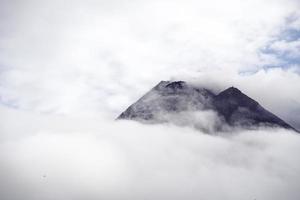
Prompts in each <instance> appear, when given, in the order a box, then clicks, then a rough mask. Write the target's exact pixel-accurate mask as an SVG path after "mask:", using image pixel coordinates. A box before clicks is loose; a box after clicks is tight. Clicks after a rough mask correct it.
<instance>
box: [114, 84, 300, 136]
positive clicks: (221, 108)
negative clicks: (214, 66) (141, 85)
mask: <svg viewBox="0 0 300 200" xmlns="http://www.w3.org/2000/svg"><path fill="white" fill-rule="evenodd" d="M191 113H200V115H197V114H196V115H194V114H192V115H191ZM201 113H206V114H207V113H213V115H214V117H211V115H204V117H203V115H201ZM199 116H201V117H199ZM208 117H211V118H212V120H214V121H216V119H217V121H218V123H210V124H213V125H212V126H213V127H211V128H207V127H206V126H204V124H203V123H205V121H203V118H208ZM117 119H127V120H136V121H140V122H143V123H175V124H179V125H187V126H189V125H192V126H194V127H196V128H199V129H202V130H204V131H206V132H210V131H211V130H212V129H213V130H218V131H222V130H224V129H226V128H227V129H228V128H244V129H256V128H259V127H278V128H285V129H290V130H294V131H297V130H296V129H295V128H293V127H292V126H291V125H289V124H288V123H286V122H285V121H283V120H282V119H280V118H279V117H277V116H276V115H275V114H273V113H271V112H270V111H268V110H266V109H265V108H263V107H262V106H261V105H260V104H259V103H258V102H257V101H255V100H253V99H252V98H250V97H248V96H247V95H245V94H244V93H243V92H241V91H240V90H239V89H238V88H235V87H230V88H228V89H226V90H224V91H222V92H220V93H218V94H215V93H214V92H212V91H211V90H209V89H206V88H202V87H197V86H195V85H192V84H188V83H187V82H184V81H173V82H170V81H161V82H160V83H159V84H158V85H156V86H155V87H154V88H152V89H151V90H150V91H149V92H147V93H146V94H145V95H144V96H142V97H141V98H140V99H139V100H138V101H137V102H135V103H134V104H132V105H131V106H129V107H128V108H127V109H126V110H125V111H124V112H122V113H121V115H120V116H119V117H118V118H117Z"/></svg>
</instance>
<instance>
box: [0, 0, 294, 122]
mask: <svg viewBox="0 0 300 200" xmlns="http://www.w3.org/2000/svg"><path fill="white" fill-rule="evenodd" d="M298 8H299V3H297V1H293V0H289V1H281V0H268V1H263V2H262V1H258V0H255V1H238V0H230V1H226V2H225V1H224V2H220V1H192V0H191V1H184V2H183V1H167V0H166V1H151V2H149V1H131V2H127V3H124V2H121V1H109V2H107V1H72V2H70V1H64V2H61V1H51V2H47V1H43V2H41V1H26V2H23V1H7V2H3V7H2V9H1V10H3V15H4V18H3V19H2V20H1V29H3V30H6V34H4V35H3V36H1V37H0V45H1V63H0V64H1V81H0V94H1V99H2V102H5V103H6V104H13V105H15V106H17V107H20V108H23V109H33V110H37V111H43V112H55V113H63V114H69V113H78V112H83V113H87V112H88V113H90V112H96V113H99V112H98V111H101V112H102V113H105V114H107V115H109V116H110V117H111V118H112V117H114V116H115V115H117V114H118V113H120V111H122V110H123V109H124V108H126V106H128V105H129V104H130V103H132V102H133V101H134V100H135V99H137V98H138V97H139V96H141V95H142V94H143V93H144V92H146V91H147V90H148V89H149V88H151V87H152V86H153V85H155V84H156V83H157V82H158V81H160V80H167V79H170V78H180V77H182V76H183V75H185V76H190V77H197V76H198V73H199V72H208V73H211V72H212V71H217V72H218V71H220V70H221V72H222V73H223V76H224V75H225V74H226V76H228V75H231V74H236V73H238V72H239V71H249V70H250V71H253V70H257V69H259V68H261V67H262V66H264V65H266V64H270V63H271V64H272V65H276V64H278V63H280V61H278V60H276V58H274V57H272V56H267V55H265V54H263V53H261V48H263V47H264V46H266V45H268V44H269V43H270V42H271V41H273V40H274V39H276V37H277V36H278V35H280V33H281V31H282V30H283V29H284V28H285V26H287V24H286V18H287V17H289V16H291V15H293V16H297V15H295V13H298V11H299V9H298ZM216 75H217V73H216ZM218 78H219V77H216V79H218ZM229 78H230V77H229Z"/></svg>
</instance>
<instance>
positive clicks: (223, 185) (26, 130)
mask: <svg viewBox="0 0 300 200" xmlns="http://www.w3.org/2000/svg"><path fill="white" fill-rule="evenodd" d="M3 109H4V110H3ZM1 111H2V112H1V113H5V114H4V115H2V116H1V123H3V122H2V121H3V119H5V118H6V117H8V118H10V117H14V118H15V120H16V121H23V122H24V123H25V124H24V125H23V126H22V124H20V126H19V127H16V123H10V125H7V126H6V127H7V128H6V129H5V130H3V129H1V132H4V134H5V133H6V134H7V137H5V138H4V137H2V138H1V140H0V149H1V151H0V162H1V163H2V164H1V170H0V180H1V181H0V185H1V187H0V188H1V189H0V191H1V198H2V199H24V200H26V199H31V200H33V199H56V200H59V199H99V198H103V199H145V198H146V199H221V198H222V199H224V198H225V199H291V200H292V199H295V200H296V199H298V198H299V196H300V193H299V190H298V185H299V178H300V177H299V174H300V173H299V172H300V171H299V170H300V166H299V164H300V160H299V156H297V152H299V150H300V149H299V148H300V145H299V144H300V137H299V135H298V134H295V133H293V132H289V131H286V130H276V129H266V130H264V129H262V130H258V131H243V132H240V133H236V134H232V135H227V136H226V135H224V136H211V135H207V134H203V133H201V132H200V131H195V130H193V129H189V128H179V127H174V126H171V125H168V126H161V125H157V126H153V125H152V126H151V125H142V124H138V123H135V122H127V121H119V122H109V121H105V120H103V119H102V120H92V119H90V118H68V117H64V118H63V119H64V121H63V123H62V122H61V120H57V119H56V118H57V116H55V115H54V116H49V115H46V116H40V115H38V114H37V115H33V114H32V113H30V112H29V113H27V112H22V111H14V110H11V109H7V108H2V107H1ZM35 118H38V119H39V120H40V122H41V121H44V123H41V124H40V123H35V122H36V120H35ZM16 121H14V122H16ZM2 125H3V124H1V127H2ZM12 132H14V133H17V134H15V135H11V134H10V133H12Z"/></svg>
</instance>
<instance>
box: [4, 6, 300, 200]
mask: <svg viewBox="0 0 300 200" xmlns="http://www.w3.org/2000/svg"><path fill="white" fill-rule="evenodd" d="M0 4H1V6H0V29H1V31H0V32H1V33H0V52H1V55H0V101H1V104H2V105H5V107H3V106H1V107H0V132H1V134H0V163H1V166H0V180H1V181H0V194H1V199H25V200H26V199H30V200H33V199H56V200H57V199H58V200H59V199H272V200H273V199H295V200H296V199H299V196H300V194H299V190H298V186H299V180H300V177H299V174H300V173H299V172H300V171H299V169H300V166H299V163H300V162H299V156H297V152H299V147H300V145H299V143H300V140H299V136H298V135H296V134H293V133H291V132H288V131H285V130H275V129H274V130H273V129H266V130H265V129H262V130H258V131H243V132H241V133H237V134H232V135H230V136H221V137H216V136H211V135H207V134H203V133H202V132H199V131H195V130H193V129H189V128H187V127H185V128H184V127H175V126H172V125H157V126H150V125H142V124H138V123H135V122H112V120H111V119H114V118H115V117H116V116H117V115H118V114H120V113H121V111H123V110H124V109H125V108H126V107H127V106H128V105H130V104H131V103H132V102H134V101H135V100H136V99H138V98H139V97H140V96H141V95H143V94H144V93H145V92H146V91H148V90H149V88H151V87H153V86H154V85H155V84H157V83H158V82H159V81H160V80H169V79H171V80H174V79H184V80H187V81H193V82H195V83H197V84H199V85H205V86H207V87H210V88H213V89H214V90H215V91H220V90H221V89H225V88H226V87H229V86H232V85H234V86H236V87H238V88H240V89H241V90H242V91H243V92H244V93H246V94H248V95H249V96H250V97H253V98H254V99H256V100H258V101H259V102H260V103H261V104H262V105H263V106H264V107H266V108H267V109H269V110H271V111H272V112H274V113H275V114H277V115H279V116H280V117H282V118H283V119H286V120H287V121H288V122H291V123H292V125H294V126H295V127H297V128H298V129H299V128H300V121H299V118H298V116H299V114H300V110H299V108H300V106H299V105H300V102H299V99H300V96H299V92H298V91H300V88H299V85H300V84H299V83H300V80H299V63H297V62H296V63H295V62H293V63H292V65H291V64H290V63H289V62H288V61H289V60H286V59H288V58H287V57H282V56H280V54H278V52H286V51H288V52H295V48H297V44H296V40H297V39H298V38H297V37H298V36H297V34H292V32H293V33H297V31H298V26H297V25H298V22H299V10H300V9H299V2H298V1H297V0H266V1H260V0H252V1H250V0H249V1H239V0H229V1H222V2H220V1H215V0H212V1H193V0H188V1H179V0H175V1H170V0H165V1H156V0H154V1H136V0H133V1H130V2H124V1H120V0H112V1H93V0H88V1H78V0H76V1H57V0H54V1H36V0H28V1H20V0H12V1H5V0H4V1H1V3H0ZM286 34H287V35H288V36H289V37H286ZM287 38H289V39H288V40H287ZM282 41H288V43H282V44H280V42H282ZM279 44H280V45H279ZM270 47H272V48H274V49H273V50H274V51H275V50H276V52H271V51H269V52H268V50H271V49H269V48H270ZM275 47H276V48H275ZM270 67H272V68H270ZM56 114H63V115H56ZM207 114H208V117H211V119H212V120H213V118H214V116H213V115H211V114H210V113H207ZM64 115H65V116H64ZM206 120H207V117H204V118H203V122H206ZM210 124H211V121H210V123H207V124H205V125H206V126H207V128H208V129H209V128H210ZM212 124H213V123H212Z"/></svg>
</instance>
